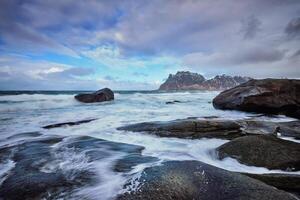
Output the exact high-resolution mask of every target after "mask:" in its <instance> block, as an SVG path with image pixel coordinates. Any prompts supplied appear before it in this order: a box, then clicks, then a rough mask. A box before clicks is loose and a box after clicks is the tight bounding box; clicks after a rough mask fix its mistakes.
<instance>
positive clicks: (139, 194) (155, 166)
mask: <svg viewBox="0 0 300 200" xmlns="http://www.w3.org/2000/svg"><path fill="white" fill-rule="evenodd" d="M269 81H270V80H266V81H265V80H263V81H262V82H263V83H265V82H267V83H269ZM272 82H273V83H272V84H271V85H272V87H269V85H268V84H267V85H268V86H266V87H265V89H261V88H262V87H263V86H262V85H261V83H260V81H258V83H257V80H252V81H249V82H248V83H245V84H244V85H240V86H237V87H235V88H233V89H229V90H227V91H225V92H222V93H221V94H220V95H219V96H217V97H216V98H215V100H214V101H213V103H214V105H215V107H217V108H221V109H223V107H218V106H219V104H222V103H223V102H225V103H224V105H225V104H226V105H227V103H228V101H229V100H230V101H231V102H232V103H231V104H230V105H233V104H234V105H244V102H245V101H246V102H248V104H247V103H246V104H245V105H246V106H248V105H252V106H253V104H254V103H257V104H258V103H260V102H261V101H263V102H264V106H266V103H268V106H269V105H271V103H273V104H272V105H273V106H274V105H277V104H278V103H282V104H284V103H286V102H288V103H289V105H291V102H292V103H294V104H293V105H295V106H296V107H293V108H296V109H295V111H296V112H298V111H297V109H298V105H299V104H298V100H297V99H295V96H296V97H298V92H299V91H298V85H297V84H298V81H288V82H289V83H291V85H290V86H287V85H285V86H284V88H285V89H286V87H287V88H294V86H293V84H296V85H297V86H295V88H296V89H295V88H294V90H292V89H291V90H289V91H288V92H283V91H282V90H283V89H282V88H281V86H278V83H277V81H272ZM283 82H284V84H286V82H285V81H283ZM274 85H275V86H276V87H275V86H274ZM279 85H281V81H280V84H279ZM253 87H254V88H255V89H253ZM258 87H259V89H258ZM267 87H268V89H266V88H267ZM245 88H246V89H245ZM278 88H279V89H278ZM285 89H284V90H285ZM267 90H268V91H267ZM270 91H272V92H270ZM274 91H276V92H274ZM265 92H266V93H267V94H265ZM224 95H225V96H224ZM241 96H242V98H240V97H241ZM279 97H282V98H283V99H281V98H279ZM247 98H250V99H253V98H255V101H251V103H250V104H249V101H248V100H247ZM261 98H262V99H263V100H261ZM265 98H267V99H269V98H275V99H276V100H274V101H268V100H264V99H265ZM277 98H278V99H277ZM293 98H294V99H293ZM75 99H77V100H78V101H80V102H82V103H95V102H102V101H110V100H113V99H114V95H113V92H112V91H111V90H109V89H108V88H104V89H103V90H99V91H97V92H95V93H91V94H80V95H77V96H75ZM228 99H229V100H228ZM236 99H238V100H236ZM278 101H280V102H278ZM253 102H254V103H253ZM177 103H178V104H184V101H177V100H174V101H167V103H165V102H162V104H164V105H165V104H177ZM96 105H97V106H98V104H96ZM222 105H223V104H222ZM174 106H176V105H174ZM172 107H173V105H172ZM253 107H255V106H253ZM269 107H270V106H269ZM255 108H257V107H255ZM259 108H261V107H259ZM283 108H287V107H285V106H281V107H280V109H281V110H280V112H279V113H284V114H287V115H289V113H290V112H285V110H284V109H283ZM224 109H225V108H224ZM226 109H227V107H226ZM228 109H229V108H228ZM230 109H231V108H230ZM232 109H238V110H239V107H238V106H237V108H236V107H232ZM246 111H255V110H251V109H250V110H246ZM262 111H265V110H262ZM288 111H290V110H288ZM263 113H264V112H263ZM266 113H269V112H266ZM275 113H276V114H278V113H277V112H275ZM289 116H290V115H289ZM292 116H294V115H292ZM101 120H102V119H100V118H88V119H84V120H78V121H67V122H61V123H54V124H47V125H43V126H42V125H41V130H40V131H36V132H25V133H20V134H15V135H13V136H10V137H7V138H6V140H7V141H11V143H8V144H6V145H3V146H1V147H0V161H1V163H2V162H8V161H10V162H12V163H13V165H14V166H13V167H12V168H11V169H10V170H8V171H7V173H5V174H4V175H3V177H0V178H1V179H0V180H1V182H0V183H1V184H0V199H16V200H18V199H80V198H82V197H81V196H80V195H79V194H78V191H79V190H80V189H81V188H89V187H96V185H97V184H99V182H107V181H111V180H110V179H114V177H113V176H112V175H117V176H118V177H122V179H121V180H118V181H119V182H118V184H120V188H119V190H120V191H119V193H115V194H114V199H120V200H144V199H149V200H150V199H162V200H167V199H183V200H185V199H186V200H189V199H199V200H200V199H207V200H221V199H230V200H231V199H236V200H249V199H253V200H254V199H262V200H268V199H282V200H293V199H295V200H296V199H299V197H300V192H299V189H300V187H299V185H300V174H299V171H300V157H299V155H300V141H299V139H300V120H296V119H295V120H294V121H288V122H271V121H264V120H258V119H257V118H248V119H237V120H233V119H224V118H219V117H217V116H208V117H202V118H197V117H191V118H186V119H177V120H171V121H151V120H150V121H149V122H142V123H134V124H127V125H125V126H121V127H118V128H117V127H115V128H116V131H117V132H118V133H119V134H123V135H124V136H125V137H127V135H128V136H129V135H130V134H140V135H145V136H152V138H159V139H167V140H172V139H174V138H179V139H181V140H185V141H189V142H191V141H195V140H201V139H207V138H209V139H218V140H221V141H224V143H222V144H220V145H218V146H216V147H215V148H213V149H211V153H212V154H213V155H214V158H213V159H216V160H217V161H219V162H222V161H224V160H226V159H232V160H235V161H236V162H238V163H239V164H241V165H244V166H248V167H257V168H264V169H267V170H270V171H271V172H272V173H265V174H260V173H259V174H255V173H244V172H233V171H228V170H225V169H220V168H218V167H216V166H213V165H209V164H207V163H204V162H201V161H199V160H194V159H189V160H182V159H181V160H180V159H179V160H176V159H174V160H168V159H159V158H158V157H155V156H152V155H151V156H149V155H147V154H143V151H144V150H145V147H144V146H142V145H136V144H127V143H121V142H112V141H108V140H104V139H98V138H95V137H91V136H83V135H81V136H74V135H69V136H61V135H59V136H58V135H55V134H53V133H58V132H59V131H63V130H64V128H68V127H70V126H80V125H81V124H86V125H89V123H101ZM72 128H73V127H72ZM115 128H114V130H115ZM43 131H46V133H48V132H47V131H53V132H52V134H49V135H47V134H45V132H43ZM153 136H154V137H153ZM25 137H26V138H27V140H24V139H23V138H25ZM287 139H288V140H287ZM289 140H291V141H289ZM0 142H3V141H0ZM157 148H159V147H157ZM78 155H80V156H79V157H78ZM73 156H75V157H73ZM112 157H113V158H114V160H113V161H111V160H112ZM68 159H71V160H72V162H75V163H76V164H77V165H78V166H79V167H78V166H76V167H78V168H76V170H75V169H74V168H72V165H73V164H74V163H68V162H66V160H68ZM74 160H75V161H74ZM107 162H109V163H110V165H109V170H111V171H110V173H111V177H109V178H108V179H105V178H103V177H101V176H100V178H99V177H98V174H97V173H98V172H97V167H99V166H101V167H102V165H105V164H107ZM62 163H63V164H62ZM95 163H98V165H95ZM99 163H100V164H99ZM138 167H140V168H138ZM137 168H138V169H139V170H136V169H137ZM272 170H273V171H272ZM274 170H276V171H274ZM274 172H276V173H274ZM101 173H108V172H106V171H104V172H101ZM97 198H98V197H97ZM99 198H101V197H99ZM85 199H90V198H88V197H87V198H85Z"/></svg>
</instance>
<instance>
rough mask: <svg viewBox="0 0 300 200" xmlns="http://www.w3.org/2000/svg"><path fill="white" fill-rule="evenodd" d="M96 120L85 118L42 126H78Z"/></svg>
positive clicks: (49, 127)
mask: <svg viewBox="0 0 300 200" xmlns="http://www.w3.org/2000/svg"><path fill="white" fill-rule="evenodd" d="M95 120H97V119H85V120H80V121H74V122H63V123H57V124H50V125H47V126H43V127H42V128H44V129H52V128H59V127H64V126H76V125H80V124H85V123H89V122H92V121H95Z"/></svg>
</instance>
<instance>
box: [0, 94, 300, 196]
mask: <svg viewBox="0 0 300 200" xmlns="http://www.w3.org/2000/svg"><path fill="white" fill-rule="evenodd" d="M217 94H218V92H177V93H155V92H152V93H138V92H135V93H116V94H115V100H114V101H111V102H105V103H94V104H82V103H79V102H77V101H75V100H74V98H73V96H74V95H73V94H55V95H54V94H51V95H47V94H32V95H29V94H21V95H6V96H0V145H1V146H3V145H8V144H10V143H12V142H19V141H24V140H25V141H26V140H27V139H30V138H28V137H27V136H24V137H22V136H20V137H17V138H14V137H12V136H14V135H15V134H19V133H24V132H39V133H41V134H43V135H44V136H45V135H46V136H47V135H59V136H66V137H69V136H79V135H84V136H92V137H95V138H99V139H105V140H109V141H113V142H122V143H127V144H134V145H140V146H144V147H145V149H144V150H143V152H142V154H143V155H145V156H152V157H157V158H159V161H163V160H199V161H202V162H205V163H208V164H210V165H214V166H217V167H219V168H223V169H226V170H230V171H239V172H249V173H276V172H281V171H279V170H268V169H266V168H261V167H252V166H246V165H243V164H240V163H239V162H237V161H236V160H234V159H231V158H226V159H224V160H222V161H220V160H218V159H217V158H216V155H215V151H214V150H215V149H216V148H217V147H219V146H220V145H222V144H224V143H226V142H228V141H227V140H221V139H197V140H190V139H178V138H159V137H157V136H151V135H147V134H143V133H132V132H125V131H118V130H116V128H117V127H120V126H123V125H127V124H132V123H139V122H146V121H168V120H174V119H181V118H187V117H199V118H201V117H207V116H218V117H220V118H224V119H244V118H251V117H255V116H256V115H255V114H251V113H250V114H249V113H244V112H239V111H222V110H216V109H214V108H213V106H212V99H213V98H214V97H215V96H216V95H217ZM173 100H177V101H181V103H176V104H166V103H165V102H167V101H173ZM91 118H97V120H95V121H92V122H90V123H86V124H81V125H78V126H72V127H70V126H69V127H61V128H55V129H50V130H46V129H42V128H41V127H42V126H45V125H49V124H53V123H62V122H68V121H78V120H84V119H91ZM257 118H259V119H260V120H267V121H290V120H293V119H292V118H288V117H284V116H278V117H276V118H272V117H257ZM8 137H11V138H10V139H7V138H8ZM284 139H288V140H293V141H295V140H294V139H291V138H284ZM296 142H297V141H296ZM63 144H64V141H62V142H61V143H59V145H63ZM52 148H53V153H54V154H55V153H56V160H55V161H54V162H51V163H48V165H46V166H44V167H43V168H42V169H41V170H43V171H45V172H46V171H47V170H48V171H51V170H52V171H53V170H56V169H62V170H64V171H65V173H66V174H67V175H68V176H69V177H73V176H75V175H76V171H80V170H81V169H90V170H91V171H93V172H94V173H96V174H97V176H98V178H99V184H97V185H93V186H86V187H82V188H79V189H77V190H76V191H74V194H73V197H74V199H78V196H80V197H82V198H87V199H110V198H113V197H114V196H115V195H116V194H118V193H119V192H121V190H122V185H123V184H124V182H125V181H126V179H128V177H130V176H131V175H136V174H137V173H139V172H141V171H142V169H143V168H145V167H147V166H149V165H155V164H158V163H159V161H158V162H156V163H148V164H141V165H138V166H136V167H135V168H134V169H133V170H132V171H131V172H129V173H126V174H122V173H116V172H113V171H112V166H113V164H114V162H115V161H116V160H117V159H119V158H121V157H122V154H120V153H116V152H109V153H110V155H111V156H109V157H108V158H105V159H103V160H101V161H95V162H92V163H90V162H88V161H87V160H86V159H85V154H84V152H83V153H82V152H81V153H77V152H74V151H72V150H70V149H68V150H67V149H66V150H65V151H60V153H57V152H56V149H57V148H58V146H53V147H52ZM13 167H14V163H13V162H12V161H9V160H6V161H5V162H3V163H1V164H0V178H1V180H2V179H4V178H5V176H6V174H7V173H8V172H9V170H11V169H12V168H13ZM285 173H287V172H285ZM294 173H297V174H300V172H294ZM2 181H3V180H2ZM2 181H1V182H2ZM1 182H0V183H1Z"/></svg>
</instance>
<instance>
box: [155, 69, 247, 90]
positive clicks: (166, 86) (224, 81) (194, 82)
mask: <svg viewBox="0 0 300 200" xmlns="http://www.w3.org/2000/svg"><path fill="white" fill-rule="evenodd" d="M250 79H251V78H249V77H241V76H233V77H232V76H226V75H221V76H216V77H214V78H212V79H208V80H206V79H205V78H204V77H203V76H202V75H201V74H197V73H191V72H189V71H179V72H177V73H176V74H175V75H173V74H170V75H169V77H168V79H167V80H166V81H165V82H164V83H163V84H162V85H161V86H160V87H159V90H224V89H229V88H232V87H235V86H237V85H239V84H241V83H244V82H246V81H248V80H250Z"/></svg>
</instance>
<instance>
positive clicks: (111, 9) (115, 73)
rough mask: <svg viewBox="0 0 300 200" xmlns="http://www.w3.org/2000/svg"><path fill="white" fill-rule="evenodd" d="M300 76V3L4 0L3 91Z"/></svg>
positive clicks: (0, 7)
mask: <svg viewBox="0 0 300 200" xmlns="http://www.w3.org/2000/svg"><path fill="white" fill-rule="evenodd" d="M183 70H184V71H186V70H189V71H192V72H197V73H200V74H202V75H204V76H205V77H207V78H211V77H214V76H216V75H220V74H227V75H241V76H250V77H253V78H300V0H242V1H241V0H214V1H211V0H151V1H149V0H57V1H55V0H0V90H96V89H100V88H103V87H110V88H112V89H114V90H150V89H157V88H158V87H159V85H160V84H161V83H162V82H163V81H164V80H165V79H166V78H167V77H168V74H170V73H173V74H174V73H176V72H177V71H183Z"/></svg>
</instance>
